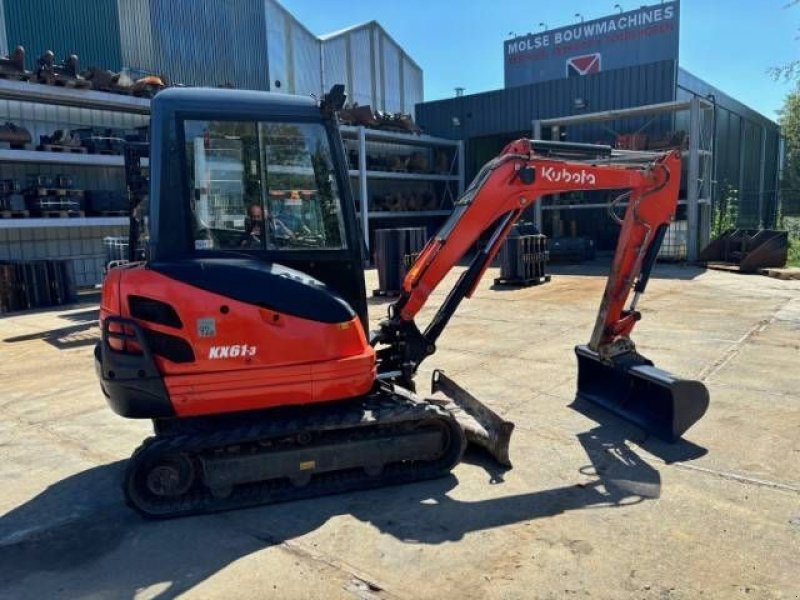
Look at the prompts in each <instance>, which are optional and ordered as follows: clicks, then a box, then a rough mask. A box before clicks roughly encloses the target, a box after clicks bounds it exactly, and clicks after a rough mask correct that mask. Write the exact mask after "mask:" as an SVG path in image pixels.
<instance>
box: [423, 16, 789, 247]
mask: <svg viewBox="0 0 800 600" xmlns="http://www.w3.org/2000/svg"><path fill="white" fill-rule="evenodd" d="M659 11H661V12H659ZM678 16H679V5H678V2H667V3H663V4H661V5H654V6H651V7H647V6H644V7H641V8H639V9H636V10H633V11H629V12H627V13H623V14H619V15H613V16H611V17H606V18H601V19H596V20H594V21H587V22H586V23H581V24H578V25H576V26H567V27H564V28H560V29H556V30H551V31H544V32H541V33H539V34H535V35H534V34H528V35H527V36H521V37H518V38H515V39H512V40H508V41H506V42H505V44H504V55H505V59H506V87H505V88H503V89H500V90H495V91H490V92H484V93H478V94H471V95H463V96H459V97H453V98H450V99H446V100H439V101H434V102H424V103H421V104H419V105H417V108H416V116H417V121H418V123H419V124H420V125H421V126H422V127H423V128H424V129H425V130H426V131H427V132H428V133H430V134H432V135H436V136H441V137H445V138H451V139H456V140H461V141H462V142H463V143H464V146H465V163H466V169H465V175H466V177H467V178H468V179H469V178H471V177H472V176H474V175H475V173H477V171H478V169H480V167H481V165H483V164H484V163H485V162H486V161H487V160H489V159H490V158H492V157H493V156H495V155H496V154H497V153H498V152H499V151H500V150H501V149H502V148H503V147H504V145H505V144H507V143H508V142H510V141H511V140H514V139H516V138H519V137H527V136H531V135H534V134H537V135H541V136H542V137H543V138H545V139H551V138H552V139H562V140H570V141H580V142H588V143H602V144H610V145H616V146H617V147H627V148H629V149H648V148H662V147H666V146H669V142H670V138H672V142H673V145H678V146H681V147H684V148H685V150H686V151H687V152H688V150H689V140H690V138H691V135H690V134H691V133H694V134H695V136H696V142H697V156H698V161H697V162H698V164H697V165H696V171H695V173H694V174H693V175H694V177H695V178H696V179H695V183H696V186H697V188H696V189H693V190H692V191H691V194H690V193H689V189H688V186H687V185H686V183H685V182H684V185H683V202H682V205H681V208H680V211H679V214H678V219H679V221H681V220H684V219H687V208H690V207H688V206H687V204H688V203H687V200H688V197H689V196H693V197H694V200H695V201H696V202H697V205H696V208H697V215H698V217H697V220H696V222H695V223H693V225H694V228H696V229H697V231H696V232H695V233H696V234H697V235H696V239H697V242H696V243H695V247H694V248H690V249H689V251H688V258H690V259H691V258H692V257H696V255H697V254H696V253H697V251H698V247H697V246H698V244H702V242H703V241H705V240H707V239H708V237H709V227H710V224H711V218H712V210H713V209H712V207H713V206H714V205H715V204H716V203H718V202H719V201H720V199H721V198H722V197H723V196H726V195H730V194H734V195H737V196H738V202H737V203H736V204H737V210H738V216H737V224H738V225H739V226H741V227H750V228H758V227H773V226H774V225H775V220H776V216H777V213H778V192H777V188H778V185H777V182H778V173H779V163H780V154H781V151H780V129H779V127H778V125H777V124H776V123H775V122H773V121H771V120H770V119H768V118H766V117H764V116H763V115H761V114H759V113H758V112H756V111H754V110H752V109H751V108H749V107H747V106H745V105H744V104H742V103H741V102H739V101H737V100H736V99H735V98H733V97H731V96H730V95H728V94H726V93H725V92H723V91H722V90H719V89H717V88H715V87H714V86H712V85H711V84H709V83H707V82H705V81H703V80H702V79H700V78H699V77H696V76H694V75H693V74H691V73H689V72H687V71H686V70H685V69H683V68H681V66H680V63H679V61H678V55H677V48H678V46H677V42H678V39H677V20H678ZM656 17H659V18H660V21H659V23H658V24H657V25H654V24H653V22H654V21H655V18H656ZM667 17H668V18H667ZM608 23H610V24H614V23H616V24H617V26H619V25H624V26H625V27H626V31H627V33H626V36H627V37H625V38H620V37H614V36H615V35H616V34H610V33H608V32H607V29H606V27H607V24H608ZM633 24H639V25H640V26H641V27H640V32H634V30H633ZM654 27H657V29H654ZM597 30H602V31H603V32H605V33H604V34H603V35H595V36H594V39H586V38H584V39H583V41H582V42H581V43H580V44H577V47H574V48H573V47H567V48H566V49H565V46H569V45H568V44H567V43H566V42H564V41H563V40H564V39H565V38H567V37H569V38H574V37H575V36H576V35H577V34H578V33H585V32H586V31H597ZM566 33H569V35H565V34H566ZM636 33H641V35H636ZM661 38H665V39H661ZM556 40H561V45H560V46H559V45H557V44H556V43H555V41H556ZM572 46H576V44H575V43H574V42H573V44H572ZM548 48H550V50H548ZM523 51H525V52H527V53H528V54H527V55H521V54H520V52H523ZM548 52H549V54H548ZM573 54H577V55H578V56H572V55H573ZM532 65H533V66H532ZM692 98H698V99H700V100H699V101H700V102H701V104H702V107H701V110H699V113H698V115H697V121H696V123H695V125H696V128H695V131H694V132H692V131H691V128H690V118H691V117H690V111H689V108H690V100H691V99H692ZM645 106H653V110H652V111H646V110H642V109H641V107H645ZM627 109H633V110H630V111H627V113H626V110H627ZM609 111H618V113H621V114H628V115H632V116H630V117H629V118H624V119H620V118H613V117H614V114H615V113H613V112H609ZM604 113H605V114H604ZM537 122H538V127H539V131H538V132H534V129H535V128H536V127H537ZM542 125H543V127H542ZM684 134H685V135H684ZM554 136H556V137H554ZM632 136H633V137H635V138H636V141H637V142H638V145H637V144H634V145H633V146H631V145H630V141H631V140H632ZM621 141H622V142H623V144H620V142H621ZM688 171H689V169H688V164H685V165H684V172H685V175H684V177H686V176H687V175H688ZM597 196H598V195H597V194H594V195H592V194H585V195H583V197H582V198H568V199H564V198H548V199H545V201H544V203H543V206H542V208H543V209H544V214H543V215H542V216H541V226H542V228H543V231H544V233H546V234H547V235H549V236H552V237H559V236H570V235H572V236H582V237H588V238H591V239H593V240H594V241H595V242H596V244H597V246H598V248H599V249H601V250H603V249H611V248H612V247H613V244H614V243H615V239H616V232H617V229H616V226H615V225H614V224H613V222H611V221H610V220H609V219H608V218H607V217H606V205H607V203H608V202H609V200H610V198H611V196H610V195H608V194H604V195H601V197H597ZM563 205H567V206H569V208H566V209H565V208H559V206H563ZM581 205H582V206H581ZM691 225H692V224H690V226H689V230H690V231H691V230H692V229H693V228H692V226H691Z"/></svg>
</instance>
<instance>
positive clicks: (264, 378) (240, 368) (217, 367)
mask: <svg viewBox="0 0 800 600" xmlns="http://www.w3.org/2000/svg"><path fill="white" fill-rule="evenodd" d="M111 273H112V276H111V277H110V281H107V282H106V286H105V288H104V294H103V309H102V316H103V317H104V318H105V317H107V316H108V315H109V314H111V312H112V311H115V310H116V311H118V312H117V314H119V315H120V316H122V317H126V318H133V316H132V315H131V310H130V296H131V295H135V296H140V297H145V298H148V299H153V300H157V301H159V302H161V303H164V304H167V305H169V306H171V307H172V308H173V309H174V310H175V313H177V314H178V315H179V317H180V321H181V323H180V324H179V325H178V326H167V325H165V324H163V323H157V322H154V321H152V320H149V319H148V320H144V319H141V318H135V320H136V321H137V322H138V323H139V325H141V326H142V327H143V328H145V330H146V334H147V337H148V338H149V339H156V340H161V341H162V342H163V341H164V340H167V342H165V343H166V344H168V345H169V344H170V343H172V344H173V345H175V344H174V342H178V344H179V345H180V344H183V345H188V347H190V348H191V350H192V353H193V360H192V359H191V358H190V359H189V360H184V361H183V362H174V361H173V360H170V359H168V358H166V357H165V356H164V353H161V352H160V350H159V349H158V348H159V346H158V344H151V350H152V351H153V352H154V354H155V357H154V358H155V363H156V366H157V368H158V371H159V372H160V373H161V375H162V377H163V380H164V385H165V386H166V389H167V391H168V393H169V397H170V399H171V401H172V404H173V407H174V409H175V412H176V413H177V414H178V415H179V416H192V415H207V414H216V413H223V412H234V411H242V410H254V409H260V408H270V407H275V406H283V405H287V404H302V403H311V402H324V401H332V400H339V399H344V398H349V397H353V396H358V395H361V394H365V393H367V392H368V391H369V390H370V389H371V388H372V386H373V384H374V381H375V354H374V350H373V349H372V347H370V345H369V344H368V343H367V340H366V336H365V334H364V330H363V328H362V327H361V322H360V320H359V319H358V317H354V318H353V319H352V320H350V321H347V322H344V323H330V324H329V323H318V322H315V321H310V320H307V319H300V318H297V317H293V316H290V315H285V314H280V313H277V312H274V311H271V310H268V309H263V308H260V307H258V306H253V305H249V304H245V303H242V302H238V301H235V300H231V299H229V298H225V297H222V296H218V295H215V294H212V293H210V292H205V291H203V290H199V289H197V288H193V287H191V286H188V285H185V284H182V283H180V282H177V281H174V280H171V279H169V278H166V277H164V276H162V275H159V274H158V273H155V272H153V271H151V270H149V269H146V268H143V267H138V268H132V269H120V270H117V271H112V272H111ZM117 290H118V291H117ZM170 340H172V341H171V342H170Z"/></svg>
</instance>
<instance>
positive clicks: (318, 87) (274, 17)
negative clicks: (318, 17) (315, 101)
mask: <svg viewBox="0 0 800 600" xmlns="http://www.w3.org/2000/svg"><path fill="white" fill-rule="evenodd" d="M264 7H265V11H266V28H267V29H266V31H267V56H268V59H269V85H270V89H272V90H273V91H276V92H285V93H287V94H317V95H319V93H320V92H321V91H322V65H321V60H322V58H321V52H322V49H321V42H320V40H319V38H317V36H315V35H314V34H313V33H311V32H310V31H309V30H308V29H306V28H305V27H303V25H302V24H301V23H300V22H299V21H297V19H295V18H294V17H293V16H292V15H291V14H290V13H289V12H288V11H287V10H286V9H284V8H283V7H282V6H281V5H280V4H278V3H277V2H275V1H274V0H265V2H264Z"/></svg>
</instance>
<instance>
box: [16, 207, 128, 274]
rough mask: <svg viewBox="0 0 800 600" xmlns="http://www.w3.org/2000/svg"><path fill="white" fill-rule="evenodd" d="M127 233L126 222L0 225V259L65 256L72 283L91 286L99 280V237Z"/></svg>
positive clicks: (101, 254) (101, 250) (102, 248)
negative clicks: (59, 225) (97, 224)
mask: <svg viewBox="0 0 800 600" xmlns="http://www.w3.org/2000/svg"><path fill="white" fill-rule="evenodd" d="M61 220H63V221H66V220H68V219H61ZM127 235H128V226H127V225H122V226H101V227H48V228H44V227H21V228H14V229H0V261H3V260H37V259H45V258H47V259H67V260H70V261H71V262H72V266H73V272H74V276H75V285H77V286H79V287H86V286H94V285H96V284H98V283H100V282H101V281H102V280H103V267H104V266H105V262H106V258H105V257H106V252H105V246H104V245H103V238H104V237H106V236H126V237H127Z"/></svg>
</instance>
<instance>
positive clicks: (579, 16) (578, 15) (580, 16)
mask: <svg viewBox="0 0 800 600" xmlns="http://www.w3.org/2000/svg"><path fill="white" fill-rule="evenodd" d="M575 18H576V19H580V20H581V23H583V15H582V14H581V13H575Z"/></svg>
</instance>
